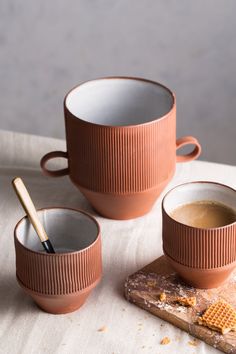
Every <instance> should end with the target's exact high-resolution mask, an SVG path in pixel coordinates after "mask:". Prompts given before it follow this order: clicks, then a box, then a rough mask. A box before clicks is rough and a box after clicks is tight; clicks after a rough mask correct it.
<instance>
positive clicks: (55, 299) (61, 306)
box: [17, 277, 100, 315]
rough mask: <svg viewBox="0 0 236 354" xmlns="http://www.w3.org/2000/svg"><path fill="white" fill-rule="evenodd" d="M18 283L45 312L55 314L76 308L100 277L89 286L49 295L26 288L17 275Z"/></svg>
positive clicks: (85, 298)
mask: <svg viewBox="0 0 236 354" xmlns="http://www.w3.org/2000/svg"><path fill="white" fill-rule="evenodd" d="M17 281H18V284H19V285H20V287H21V288H22V289H23V290H24V292H25V293H26V294H27V295H29V296H31V297H32V299H33V300H34V301H35V303H36V304H37V305H38V306H39V307H40V308H41V309H42V310H43V311H45V312H48V313H52V314H55V315H59V314H63V313H69V312H73V311H76V310H78V309H79V308H80V307H81V306H82V305H83V304H84V303H85V301H86V300H87V298H88V296H89V294H90V293H91V291H92V290H93V288H95V286H96V285H97V284H98V283H99V281H100V278H99V279H97V280H96V281H95V282H94V283H93V284H91V285H90V286H89V287H87V288H85V289H83V290H81V291H77V292H74V293H70V294H64V295H63V294H61V295H50V294H42V293H40V292H36V291H33V290H31V289H29V288H26V287H25V286H24V285H23V284H22V282H21V281H20V280H19V279H18V277H17Z"/></svg>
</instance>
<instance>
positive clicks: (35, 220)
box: [12, 177, 55, 253]
mask: <svg viewBox="0 0 236 354" xmlns="http://www.w3.org/2000/svg"><path fill="white" fill-rule="evenodd" d="M12 185H13V187H14V189H15V192H16V194H17V196H18V198H19V200H20V202H21V205H22V206H23V208H24V210H25V212H26V214H27V215H28V217H29V220H30V222H31V224H32V225H33V227H34V229H35V231H36V233H37V235H38V237H39V239H40V241H41V243H42V245H43V247H44V249H45V250H46V252H47V253H55V251H54V248H53V246H52V244H51V242H50V240H49V238H48V235H47V233H46V231H45V229H44V227H43V225H42V224H41V222H40V220H39V217H38V214H37V211H36V209H35V206H34V204H33V201H32V199H31V198H30V195H29V193H28V191H27V189H26V187H25V185H24V183H23V181H22V179H21V178H20V177H16V178H14V179H13V181H12Z"/></svg>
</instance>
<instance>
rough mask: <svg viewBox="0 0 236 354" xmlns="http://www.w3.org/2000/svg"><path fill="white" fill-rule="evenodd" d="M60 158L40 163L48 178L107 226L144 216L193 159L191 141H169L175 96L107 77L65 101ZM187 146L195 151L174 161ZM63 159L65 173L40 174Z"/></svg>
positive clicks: (136, 80)
mask: <svg viewBox="0 0 236 354" xmlns="http://www.w3.org/2000/svg"><path fill="white" fill-rule="evenodd" d="M64 111H65V125H66V142H67V152H62V151H54V152H50V153H48V154H47V155H45V156H44V157H43V158H42V160H41V167H42V169H43V172H44V173H45V174H46V175H48V176H52V177H58V176H64V175H67V174H68V175H69V176H70V178H71V180H72V182H73V183H74V184H75V185H76V186H77V187H78V188H79V190H80V191H81V192H82V193H83V194H84V196H85V197H86V198H87V199H88V200H89V202H90V203H91V204H92V206H93V207H94V208H95V209H96V210H97V211H98V212H99V213H100V214H101V215H103V216H105V217H108V218H112V219H131V218H135V217H138V216H141V215H143V214H145V213H147V212H148V211H149V210H150V209H151V208H152V206H153V204H154V203H155V201H156V199H157V197H158V196H159V195H160V193H161V192H162V190H163V189H164V187H165V186H166V185H167V183H168V182H169V181H170V179H171V178H172V176H173V174H174V172H175V165H176V161H177V162H185V161H191V160H193V159H195V158H197V157H198V156H199V154H200V151H201V148H200V145H199V143H198V141H197V140H196V139H195V138H193V137H191V136H188V137H184V138H181V139H178V140H177V141H176V101H175V95H174V94H173V93H172V92H171V91H170V90H169V89H168V88H166V87H165V86H163V85H161V84H159V83H157V82H154V81H149V80H144V79H139V78H130V77H111V78H103V79H98V80H93V81H89V82H85V83H83V84H81V85H79V86H77V87H75V88H74V89H72V90H71V91H70V92H69V93H68V94H67V95H66V97H65V101H64ZM188 144H192V145H194V146H195V148H194V150H193V151H192V152H191V153H190V154H188V155H184V156H176V150H177V149H179V148H180V147H182V146H184V145H188ZM57 157H64V158H67V159H68V168H66V169H63V170H58V171H52V170H49V169H48V168H47V167H46V163H47V161H48V160H50V159H53V158H57Z"/></svg>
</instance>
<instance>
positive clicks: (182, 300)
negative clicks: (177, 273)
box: [176, 296, 197, 307]
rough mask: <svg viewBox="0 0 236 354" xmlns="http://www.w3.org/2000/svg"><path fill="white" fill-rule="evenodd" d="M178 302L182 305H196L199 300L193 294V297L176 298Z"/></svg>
mask: <svg viewBox="0 0 236 354" xmlns="http://www.w3.org/2000/svg"><path fill="white" fill-rule="evenodd" d="M176 302H178V303H179V304H180V305H183V306H188V307H194V306H196V303H197V300H196V297H195V296H191V297H183V296H180V297H177V298H176Z"/></svg>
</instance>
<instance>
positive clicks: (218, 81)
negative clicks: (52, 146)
mask: <svg viewBox="0 0 236 354" xmlns="http://www.w3.org/2000/svg"><path fill="white" fill-rule="evenodd" d="M235 12H236V2H235V0H227V1H224V0H198V1H196V0H181V1H180V0H145V1H144V0H142V1H140V0H130V1H125V0H116V1H115V0H114V1H113V0H57V1H56V0H51V1H32V0H31V1H30V0H24V1H16V0H15V1H13V0H1V2H0V92H1V94H0V129H7V130H14V131H20V132H26V133H33V134H40V135H45V136H52V137H60V138H61V137H64V118H63V106H62V103H63V97H64V95H65V93H66V92H67V91H68V90H69V89H70V88H71V87H73V86H75V85H76V84H77V83H79V82H81V81H83V80H88V79H92V78H96V77H100V76H108V75H133V76H141V77H145V78H149V79H153V80H157V81H159V82H161V83H163V84H165V85H167V86H168V87H170V88H171V89H173V90H174V92H175V93H176V96H177V135H178V136H182V135H194V136H196V137H197V138H198V139H199V140H200V142H201V144H202V147H203V154H202V157H201V158H202V159H204V160H209V161H218V162H222V163H229V164H235V163H236V147H235V139H236V21H235Z"/></svg>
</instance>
